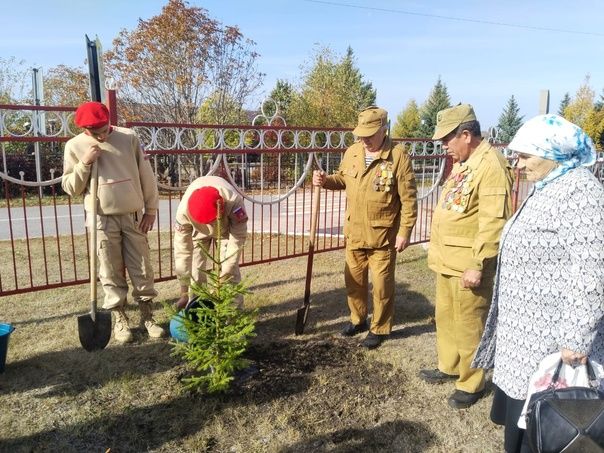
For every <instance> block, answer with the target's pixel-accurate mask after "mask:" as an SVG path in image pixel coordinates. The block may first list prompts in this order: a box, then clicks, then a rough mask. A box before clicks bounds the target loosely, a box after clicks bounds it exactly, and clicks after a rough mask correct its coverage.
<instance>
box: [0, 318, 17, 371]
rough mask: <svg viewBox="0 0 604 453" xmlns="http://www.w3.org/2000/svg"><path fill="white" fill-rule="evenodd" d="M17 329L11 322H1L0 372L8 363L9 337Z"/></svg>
mask: <svg viewBox="0 0 604 453" xmlns="http://www.w3.org/2000/svg"><path fill="white" fill-rule="evenodd" d="M13 330H15V328H14V327H13V326H11V325H10V324H0V373H2V372H3V371H4V365H6V353H7V352H8V337H10V334H11V333H12V331H13Z"/></svg>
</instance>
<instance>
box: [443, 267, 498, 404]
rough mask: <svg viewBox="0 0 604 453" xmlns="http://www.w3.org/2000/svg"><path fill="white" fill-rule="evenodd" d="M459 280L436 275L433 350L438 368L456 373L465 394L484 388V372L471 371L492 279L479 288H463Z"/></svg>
mask: <svg viewBox="0 0 604 453" xmlns="http://www.w3.org/2000/svg"><path fill="white" fill-rule="evenodd" d="M460 282H461V279H460V277H454V276H451V275H443V274H436V349H437V353H438V369H439V370H440V371H442V372H443V373H447V374H458V375H459V379H457V382H456V383H455V387H456V388H457V389H459V390H463V391H464V392H468V393H475V392H479V391H481V390H482V389H483V388H484V370H483V369H482V368H478V369H476V368H470V364H471V363H472V359H473V358H474V354H475V352H476V348H477V347H478V343H479V342H480V338H481V336H482V332H483V330H484V323H485V321H486V319H487V314H488V312H489V306H490V304H491V296H492V295H493V276H492V275H490V276H488V275H487V276H484V275H483V277H482V281H481V283H480V286H479V287H478V288H474V289H464V288H462V287H461V284H460Z"/></svg>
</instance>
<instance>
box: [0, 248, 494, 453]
mask: <svg viewBox="0 0 604 453" xmlns="http://www.w3.org/2000/svg"><path fill="white" fill-rule="evenodd" d="M343 260H344V255H343V252H341V251H339V252H331V253H321V254H318V255H316V256H315V265H314V279H313V287H312V294H313V295H312V306H311V311H310V315H309V324H308V325H307V328H306V333H305V335H302V336H300V337H295V336H294V335H293V325H294V317H295V310H296V309H297V308H298V307H299V306H300V304H301V300H302V297H303V293H304V276H305V269H306V259H305V258H295V259H290V260H285V261H280V262H275V263H271V264H264V265H258V266H251V267H246V268H244V269H243V273H244V275H245V276H246V277H247V278H248V279H249V281H250V283H251V290H252V291H253V294H252V295H250V296H248V297H247V299H246V305H247V306H249V307H258V308H259V309H260V315H259V319H258V323H257V333H258V336H257V337H256V338H255V339H254V341H253V343H254V344H253V348H252V351H251V352H252V353H253V356H254V359H255V360H256V362H257V364H258V368H259V373H258V374H257V375H256V376H254V377H252V378H250V379H248V380H247V381H242V382H241V383H239V384H238V385H237V386H235V388H234V390H233V391H232V392H230V393H227V394H224V395H220V396H209V395H190V394H186V393H183V392H182V391H181V386H180V384H179V380H180V378H182V377H183V376H185V375H186V373H187V370H186V367H185V366H184V365H183V364H181V363H180V362H179V361H178V360H177V359H176V358H174V357H172V356H171V355H170V352H171V346H170V344H169V342H168V341H167V340H159V341H150V340H149V339H148V338H147V337H146V336H145V335H144V334H143V332H142V331H141V330H137V331H136V342H135V343H133V344H132V345H128V346H119V345H117V344H116V343H115V342H114V341H113V340H112V341H111V342H110V344H109V346H108V347H107V349H105V350H103V351H100V352H97V353H87V352H85V351H84V350H83V349H82V348H81V347H80V345H79V341H78V338H77V327H76V320H75V317H76V316H77V315H79V314H82V313H84V312H86V310H87V307H88V303H89V300H88V288H87V287H86V286H85V285H84V286H75V287H67V288H62V289H58V290H49V291H44V292H39V293H32V294H25V295H20V296H14V297H4V298H1V299H0V313H2V315H1V318H0V320H1V321H3V322H11V323H12V324H14V325H15V326H16V328H17V330H16V331H15V332H14V333H13V334H12V335H11V339H10V347H9V354H8V363H7V368H6V371H5V372H4V373H3V374H0V395H1V400H0V401H1V403H0V404H1V405H2V407H1V410H0V451H10V452H30V451H34V452H42V451H44V452H46V451H62V452H63V451H67V452H71V451H73V452H76V451H77V452H81V451H87V452H88V451H95V452H104V451H106V450H107V449H109V448H110V449H111V451H112V452H125V451H133V452H138V451H158V452H164V451H165V452H168V451H169V452H192V451H195V452H198V451H216V452H246V453H247V452H309V451H320V452H322V451H335V452H353V451H388V452H407V451H409V452H415V451H427V452H491V451H492V452H495V451H500V450H501V445H502V432H501V430H500V429H499V428H497V427H495V426H494V425H493V424H492V423H491V422H490V421H489V419H488V412H489V409H490V400H491V398H490V396H489V397H487V398H484V399H483V400H481V401H480V402H479V403H478V404H476V405H475V406H474V407H472V408H470V409H468V410H465V411H454V410H452V409H450V408H449V407H448V406H447V403H446V398H447V396H448V395H449V394H450V393H451V392H452V390H453V388H452V385H447V384H445V385H439V386H429V385H427V384H425V383H423V382H422V381H420V380H419V379H418V378H417V376H416V374H417V371H418V370H419V369H420V368H423V367H433V366H434V365H435V346H434V343H435V333H434V326H433V324H432V322H431V319H432V315H433V308H432V304H431V302H430V301H432V300H433V299H434V294H433V291H434V278H433V274H432V272H430V271H429V270H428V268H427V266H426V260H425V252H424V250H423V249H422V248H421V247H419V246H417V247H413V248H411V249H409V250H407V251H406V252H405V253H404V254H402V255H401V256H400V257H399V263H398V266H397V278H396V281H397V297H396V301H397V307H396V326H395V330H394V333H393V336H392V338H391V339H390V340H389V341H387V342H386V343H384V344H383V345H382V347H380V348H379V349H377V350H375V351H370V352H367V351H364V350H362V348H359V347H357V345H358V342H359V338H354V339H342V338H340V337H339V336H338V335H337V332H338V331H339V330H340V329H341V327H342V325H343V324H344V323H345V322H346V321H347V307H346V304H345V293H344V289H343V275H342V268H343ZM158 289H159V291H160V295H159V297H158V299H157V300H158V303H156V307H155V308H156V318H157V319H158V320H160V321H161V322H164V323H167V319H166V316H165V314H164V313H163V310H162V308H161V304H160V303H159V302H160V301H172V300H174V298H175V297H176V295H177V288H176V282H174V281H171V282H165V283H161V284H158ZM129 313H130V314H131V315H132V318H134V320H135V322H136V321H137V320H138V312H137V310H136V309H135V307H130V309H129Z"/></svg>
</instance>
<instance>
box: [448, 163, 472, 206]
mask: <svg viewBox="0 0 604 453" xmlns="http://www.w3.org/2000/svg"><path fill="white" fill-rule="evenodd" d="M472 179H474V175H473V174H472V170H471V169H470V168H469V167H466V168H464V169H463V170H461V171H460V172H459V173H456V174H454V175H451V176H450V177H449V180H448V186H449V187H450V188H449V191H448V192H447V193H446V195H445V196H444V197H443V203H442V208H443V209H447V210H450V211H455V212H464V211H465V210H466V208H467V207H468V202H469V200H470V192H471V191H472V187H471V186H470V182H471V181H472Z"/></svg>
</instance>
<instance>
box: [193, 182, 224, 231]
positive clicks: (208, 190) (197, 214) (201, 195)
mask: <svg viewBox="0 0 604 453" xmlns="http://www.w3.org/2000/svg"><path fill="white" fill-rule="evenodd" d="M223 203H224V200H223V199H222V197H221V196H220V193H218V189H216V188H215V187H209V186H208V187H201V188H199V189H197V190H195V191H193V193H192V194H191V196H190V197H189V202H188V205H187V208H188V210H189V217H190V218H191V220H193V221H194V222H197V223H211V222H213V221H214V220H216V217H218V209H219V207H220V210H222V207H223Z"/></svg>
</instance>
